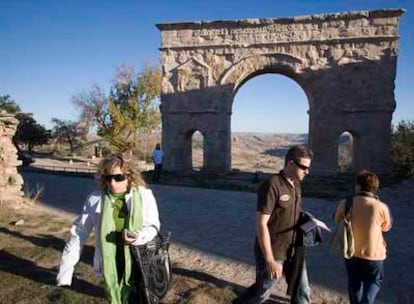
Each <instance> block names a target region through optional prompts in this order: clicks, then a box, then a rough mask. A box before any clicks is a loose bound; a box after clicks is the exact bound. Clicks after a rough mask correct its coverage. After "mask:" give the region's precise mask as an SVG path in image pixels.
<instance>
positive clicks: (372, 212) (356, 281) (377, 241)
mask: <svg viewBox="0 0 414 304" xmlns="http://www.w3.org/2000/svg"><path fill="white" fill-rule="evenodd" d="M356 186H357V191H358V192H357V194H356V195H355V196H354V198H353V203H352V210H351V223H352V232H353V234H354V242H355V244H354V245H355V253H354V256H353V257H352V258H350V259H346V260H345V266H346V270H347V273H348V293H349V300H350V303H351V304H362V303H364V304H372V303H374V302H375V298H376V297H377V294H378V292H379V290H380V288H381V285H382V281H383V278H384V265H383V263H384V260H385V259H386V243H385V240H384V238H383V235H382V233H383V232H386V231H389V230H390V229H391V222H392V220H391V215H390V211H389V209H388V207H387V205H386V204H384V203H383V202H381V201H380V200H379V199H378V197H377V196H376V195H375V193H376V192H377V191H378V188H379V178H378V176H376V175H375V174H374V173H372V172H369V171H367V170H363V171H361V172H359V173H358V175H357V177H356ZM344 214H345V200H343V201H341V202H340V203H339V204H338V207H337V209H336V212H335V221H336V222H339V221H341V220H342V219H343V218H344Z"/></svg>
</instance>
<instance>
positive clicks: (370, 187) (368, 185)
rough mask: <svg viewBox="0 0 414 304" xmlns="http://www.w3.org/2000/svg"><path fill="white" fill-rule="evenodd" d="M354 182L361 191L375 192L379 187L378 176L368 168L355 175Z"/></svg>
mask: <svg viewBox="0 0 414 304" xmlns="http://www.w3.org/2000/svg"><path fill="white" fill-rule="evenodd" d="M356 184H357V185H358V186H359V187H360V190H361V191H366V192H372V193H375V192H377V191H378V188H379V184H380V182H379V178H378V176H376V175H375V174H374V173H372V172H370V171H368V170H362V171H360V172H359V173H358V174H357V176H356Z"/></svg>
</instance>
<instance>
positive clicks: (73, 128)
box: [52, 118, 88, 153]
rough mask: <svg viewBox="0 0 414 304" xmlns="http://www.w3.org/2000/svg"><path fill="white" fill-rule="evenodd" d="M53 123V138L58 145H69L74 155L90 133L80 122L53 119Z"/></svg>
mask: <svg viewBox="0 0 414 304" xmlns="http://www.w3.org/2000/svg"><path fill="white" fill-rule="evenodd" d="M52 123H53V124H54V126H53V128H52V137H53V138H55V139H56V143H57V144H68V145H69V148H70V152H71V153H73V152H74V150H75V147H76V146H77V145H78V144H79V143H80V142H81V141H82V140H83V139H85V136H86V134H87V131H88V130H87V129H86V128H85V127H83V126H82V124H80V123H79V122H75V121H71V120H62V119H58V118H52Z"/></svg>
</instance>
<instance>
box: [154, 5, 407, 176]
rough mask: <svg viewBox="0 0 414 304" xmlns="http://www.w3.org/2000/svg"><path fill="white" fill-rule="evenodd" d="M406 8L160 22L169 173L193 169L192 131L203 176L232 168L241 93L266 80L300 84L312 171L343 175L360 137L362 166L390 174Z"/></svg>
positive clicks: (357, 158) (357, 156) (356, 153)
mask: <svg viewBox="0 0 414 304" xmlns="http://www.w3.org/2000/svg"><path fill="white" fill-rule="evenodd" d="M403 13H404V10H402V9H393V10H377V11H360V12H347V13H338V14H324V15H311V16H302V17H293V18H281V19H246V20H234V21H214V22H187V23H169V24H158V25H157V27H158V28H159V30H160V31H161V49H160V50H161V65H162V72H163V79H162V94H161V105H160V109H161V114H162V143H163V149H164V151H165V161H164V165H163V166H164V168H165V170H168V171H187V170H190V169H191V161H189V160H190V159H191V156H190V153H191V149H189V141H188V134H190V133H191V132H193V131H194V130H200V132H202V134H203V135H204V145H205V146H204V170H206V171H209V172H217V173H225V172H228V171H229V170H230V169H231V122H230V121H231V113H232V106H233V99H234V96H235V94H236V92H237V90H238V89H239V88H240V87H241V86H242V85H243V84H244V83H245V82H246V81H247V80H249V79H251V78H252V77H254V76H257V75H259V74H263V73H279V74H283V75H286V76H287V77H290V78H292V79H293V80H294V81H296V82H297V83H298V84H299V85H300V86H301V87H302V89H303V90H304V92H305V93H306V96H307V98H308V102H309V146H310V147H311V148H312V149H313V151H314V154H315V156H314V161H313V164H312V172H313V173H315V174H320V175H323V174H333V173H336V172H337V164H338V159H337V157H338V156H337V150H336V149H337V139H338V137H339V136H340V135H341V134H342V133H343V132H344V131H351V132H352V134H357V136H356V139H355V151H354V156H355V159H354V163H355V167H356V169H357V170H358V169H362V168H368V169H371V170H373V171H375V172H376V173H387V172H389V171H390V159H389V150H390V130H391V119H392V113H393V111H394V109H395V100H394V80H395V74H396V62H397V54H398V23H399V18H400V16H401V15H402V14H403Z"/></svg>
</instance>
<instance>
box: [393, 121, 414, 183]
mask: <svg viewBox="0 0 414 304" xmlns="http://www.w3.org/2000/svg"><path fill="white" fill-rule="evenodd" d="M391 155H392V163H393V167H394V172H395V173H396V175H397V176H398V177H400V178H413V177H414V121H404V120H402V121H401V122H400V123H399V124H398V125H397V126H396V127H395V128H393V132H392V154H391Z"/></svg>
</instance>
